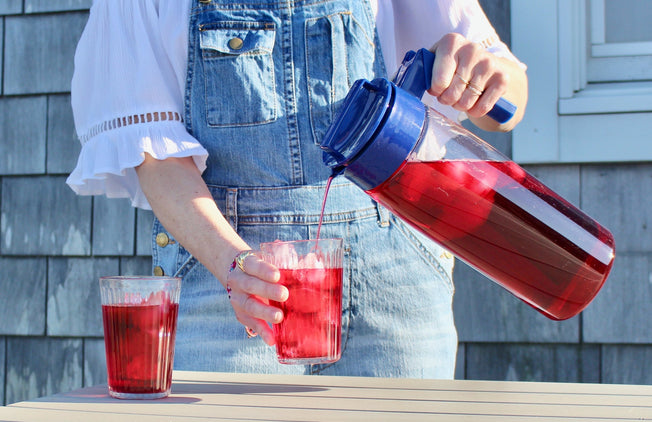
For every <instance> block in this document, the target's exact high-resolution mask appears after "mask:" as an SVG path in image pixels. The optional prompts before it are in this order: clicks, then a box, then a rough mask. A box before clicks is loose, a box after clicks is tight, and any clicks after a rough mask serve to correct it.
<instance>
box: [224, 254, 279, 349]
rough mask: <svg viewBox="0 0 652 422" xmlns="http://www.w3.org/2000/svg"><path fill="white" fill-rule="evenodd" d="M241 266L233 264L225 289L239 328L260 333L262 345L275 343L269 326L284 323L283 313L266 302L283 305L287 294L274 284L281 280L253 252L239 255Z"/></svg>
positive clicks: (275, 271)
mask: <svg viewBox="0 0 652 422" xmlns="http://www.w3.org/2000/svg"><path fill="white" fill-rule="evenodd" d="M238 257H244V259H241V265H238V264H237V262H236V261H237V260H238V259H237V258H236V261H234V264H235V265H232V267H231V270H230V271H229V273H228V276H227V278H226V289H227V292H228V294H229V299H230V300H231V306H233V310H234V312H235V316H236V318H237V319H238V321H240V323H241V324H242V325H244V326H245V327H246V328H247V332H248V333H249V334H250V335H251V334H252V333H251V331H252V330H253V332H255V333H256V334H260V336H261V338H262V339H263V341H264V342H265V343H267V344H268V345H270V346H272V345H274V344H275V340H274V333H273V332H272V330H271V328H270V327H269V325H268V323H270V324H278V323H279V322H281V321H282V320H283V312H282V311H281V310H280V309H279V308H277V307H274V306H271V305H270V304H269V301H270V300H271V301H276V302H285V301H286V300H287V298H288V295H289V292H288V289H287V288H286V287H285V286H282V285H280V284H277V283H278V281H279V279H280V273H279V271H278V269H277V268H276V267H275V266H273V265H272V264H269V263H267V262H265V261H263V260H262V259H260V258H259V257H258V256H257V255H255V254H253V253H247V252H242V253H240V254H238Z"/></svg>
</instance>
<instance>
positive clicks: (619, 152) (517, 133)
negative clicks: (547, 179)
mask: <svg viewBox="0 0 652 422" xmlns="http://www.w3.org/2000/svg"><path fill="white" fill-rule="evenodd" d="M591 1H598V2H599V1H601V0H591ZM511 14H512V15H511V22H512V28H511V31H512V50H513V51H514V53H515V54H516V55H517V57H519V58H520V59H521V60H522V61H523V62H525V63H526V64H527V66H528V77H529V82H530V90H529V102H528V108H527V111H526V114H525V118H524V119H523V121H522V122H521V124H519V125H518V126H517V127H516V129H515V130H514V132H513V137H512V151H513V158H514V160H516V161H517V162H520V163H585V162H623V161H650V160H652V82H628V83H623V82H619V83H602V84H587V37H589V36H592V35H594V34H590V33H589V31H588V27H587V19H586V16H587V15H586V0H541V1H536V2H533V1H531V0H512V1H511ZM611 54H614V52H613V51H612V52H611Z"/></svg>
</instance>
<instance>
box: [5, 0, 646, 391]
mask: <svg viewBox="0 0 652 422" xmlns="http://www.w3.org/2000/svg"><path fill="white" fill-rule="evenodd" d="M482 3H483V5H484V6H485V10H486V12H487V15H488V16H489V18H490V19H491V20H492V22H494V25H495V26H496V27H497V29H498V32H499V33H500V35H501V37H502V38H503V40H505V41H506V42H509V0H501V1H496V0H492V1H488V0H485V1H482ZM90 4H91V0H58V1H56V0H0V33H3V34H4V37H2V38H0V48H1V49H2V53H3V54H0V65H2V69H3V71H2V85H1V86H2V92H1V95H0V136H1V140H0V210H1V213H0V226H1V237H0V269H1V271H0V402H2V403H3V404H7V403H13V402H16V401H20V400H26V399H30V398H34V397H37V396H41V395H45V394H53V393H56V392H60V391H65V390H70V389H73V388H77V387H81V386H86V385H93V384H97V383H102V382H104V381H105V379H106V375H105V367H104V348H103V341H102V325H101V317H100V310H99V291H98V284H97V279H98V277H99V276H100V275H105V274H118V273H120V274H146V273H148V272H149V271H150V259H149V252H150V238H149V230H150V226H151V221H152V215H151V213H150V212H143V211H140V210H139V211H136V210H134V209H133V208H131V207H130V206H129V204H128V202H127V201H126V200H114V199H112V200H108V199H106V198H104V197H94V198H92V197H77V196H75V195H74V193H73V192H72V191H71V190H70V189H69V188H68V187H67V186H66V185H65V178H66V176H67V174H68V173H69V172H70V171H71V170H72V168H73V167H74V165H75V162H76V158H77V154H78V152H79V149H80V146H79V142H78V140H77V138H76V136H75V132H74V127H73V120H72V113H71V110H70V103H69V102H70V97H69V90H70V88H69V85H70V78H71V76H72V71H73V62H72V58H73V54H74V49H75V45H76V42H77V39H78V37H79V35H80V34H81V31H82V29H83V26H84V24H85V21H86V19H87V16H88V12H87V9H88V8H89V7H90ZM480 136H481V137H483V138H485V139H487V140H489V141H490V142H491V143H493V144H494V145H496V146H497V147H498V148H499V149H501V150H502V151H504V152H505V153H507V154H509V153H510V152H511V142H510V139H511V138H510V136H509V135H508V134H507V135H506V134H487V133H480ZM528 170H530V171H531V172H532V173H533V174H535V175H536V176H538V177H539V178H540V179H541V180H543V181H544V182H545V183H547V184H548V185H549V186H551V187H552V188H553V189H555V190H557V191H558V192H560V193H561V194H562V195H563V196H565V197H566V198H567V199H569V200H570V201H571V202H573V203H574V204H576V205H579V206H580V207H581V208H582V209H584V210H585V211H587V212H588V213H589V214H590V215H592V216H593V217H595V218H597V219H598V220H599V221H601V222H602V223H603V224H604V225H605V226H607V227H609V228H610V229H611V230H612V231H613V232H614V234H615V236H616V242H617V247H618V258H617V260H616V264H615V266H614V269H613V272H612V276H611V277H610V279H609V281H608V283H607V284H606V285H605V288H604V289H603V291H602V292H601V294H600V295H599V296H598V298H597V299H596V300H595V302H594V303H593V304H592V305H591V306H590V307H589V308H588V309H587V310H586V311H585V312H584V313H583V314H582V315H581V316H580V317H577V318H574V319H572V320H570V321H565V322H553V321H550V320H547V319H546V318H544V317H543V316H541V315H539V314H538V313H537V312H535V311H533V310H532V309H531V308H529V307H528V306H526V305H524V304H522V303H520V302H519V301H518V300H517V299H515V298H513V297H512V296H510V295H509V294H508V293H506V292H505V291H503V290H502V289H501V288H499V287H498V286H496V285H494V284H493V283H491V282H489V281H487V280H486V279H484V278H483V277H482V276H480V275H478V274H477V273H475V272H474V271H473V270H470V269H469V268H468V267H466V266H465V265H464V264H458V266H457V269H456V274H455V276H456V288H457V296H456V300H455V311H456V320H457V325H458V330H459V336H460V353H459V359H458V368H457V377H458V378H470V379H499V380H501V379H509V380H541V381H571V382H610V383H621V382H626V383H644V384H652V346H651V345H652V323H651V322H650V321H652V311H651V309H652V308H651V307H650V305H649V303H650V301H651V300H650V299H652V279H651V278H650V277H651V276H650V274H651V268H650V267H651V262H652V261H651V257H652V236H650V232H649V230H650V229H649V228H648V226H649V225H650V222H652V199H651V198H652V183H651V182H652V164H640V163H639V164H612V165H606V164H605V165H560V166H530V167H528Z"/></svg>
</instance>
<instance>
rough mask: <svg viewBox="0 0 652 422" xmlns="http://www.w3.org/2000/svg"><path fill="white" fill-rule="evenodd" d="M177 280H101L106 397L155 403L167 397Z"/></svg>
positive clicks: (175, 311)
mask: <svg viewBox="0 0 652 422" xmlns="http://www.w3.org/2000/svg"><path fill="white" fill-rule="evenodd" d="M180 290H181V279H180V278H177V277H147V276H143V277H141V276H114V277H100V294H101V297H102V320H103V323H104V347H105V350H106V367H107V375H108V386H109V394H110V395H111V396H112V397H115V398H119V399H156V398H162V397H166V396H168V395H169V394H170V387H171V384H172V363H173V361H174V340H175V336H176V329H177V315H178V313H179V294H180Z"/></svg>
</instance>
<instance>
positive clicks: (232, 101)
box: [199, 21, 278, 126]
mask: <svg viewBox="0 0 652 422" xmlns="http://www.w3.org/2000/svg"><path fill="white" fill-rule="evenodd" d="M199 32H200V35H199V36H200V47H201V53H202V64H203V66H204V85H205V86H204V89H205V94H206V95H205V96H206V121H207V124H208V125H209V126H248V125H257V124H263V123H268V122H272V121H274V120H276V117H277V108H278V105H277V104H278V100H277V97H276V85H275V77H274V61H273V58H272V51H273V49H274V41H275V37H276V29H275V25H274V23H271V22H246V21H222V22H213V23H207V24H203V25H201V26H200V27H199Z"/></svg>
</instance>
